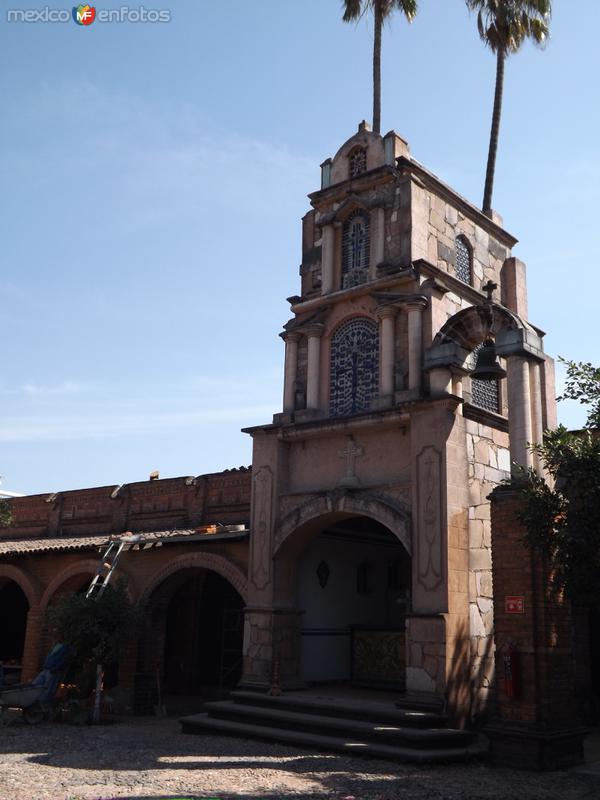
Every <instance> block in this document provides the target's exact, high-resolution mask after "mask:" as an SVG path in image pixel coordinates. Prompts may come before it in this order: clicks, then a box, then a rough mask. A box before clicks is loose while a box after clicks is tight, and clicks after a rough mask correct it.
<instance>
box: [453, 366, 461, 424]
mask: <svg viewBox="0 0 600 800" xmlns="http://www.w3.org/2000/svg"><path fill="white" fill-rule="evenodd" d="M462 379H463V376H462V375H456V374H453V375H452V394H453V395H455V396H456V397H462V396H463V382H462ZM456 413H457V414H460V415H462V413H463V412H462V405H460V406H458V408H457V409H456Z"/></svg>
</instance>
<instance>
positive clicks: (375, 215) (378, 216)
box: [369, 208, 385, 279]
mask: <svg viewBox="0 0 600 800" xmlns="http://www.w3.org/2000/svg"><path fill="white" fill-rule="evenodd" d="M384 238H385V214H384V211H383V208H374V209H373V210H372V211H371V245H370V248H369V249H370V253H369V261H370V267H369V275H370V276H371V279H375V278H376V277H377V265H378V264H381V262H382V261H383V254H384Z"/></svg>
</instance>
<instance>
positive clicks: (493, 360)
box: [471, 339, 506, 381]
mask: <svg viewBox="0 0 600 800" xmlns="http://www.w3.org/2000/svg"><path fill="white" fill-rule="evenodd" d="M471 378H475V379H476V380H478V381H498V380H500V379H501V378H506V370H505V369H504V368H503V367H501V366H500V363H499V361H498V357H497V356H496V347H495V345H494V342H493V341H492V340H491V339H486V340H485V342H484V343H483V345H482V346H481V347H480V348H479V352H478V353H477V360H476V362H475V368H474V369H473V371H472V372H471Z"/></svg>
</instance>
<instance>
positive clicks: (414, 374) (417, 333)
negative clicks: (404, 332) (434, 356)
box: [406, 299, 427, 392]
mask: <svg viewBox="0 0 600 800" xmlns="http://www.w3.org/2000/svg"><path fill="white" fill-rule="evenodd" d="M426 305H427V301H426V300H425V299H422V300H415V301H414V302H410V303H407V304H406V310H407V311H408V388H409V389H414V390H415V391H417V392H420V391H421V384H422V374H423V373H422V370H423V365H422V361H423V309H424V308H425V306H426Z"/></svg>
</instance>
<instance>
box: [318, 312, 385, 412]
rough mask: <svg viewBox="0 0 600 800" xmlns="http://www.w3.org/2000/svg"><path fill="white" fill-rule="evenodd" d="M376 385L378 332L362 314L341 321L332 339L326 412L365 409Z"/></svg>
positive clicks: (375, 391)
mask: <svg viewBox="0 0 600 800" xmlns="http://www.w3.org/2000/svg"><path fill="white" fill-rule="evenodd" d="M378 388H379V332H378V328H377V325H376V323H375V322H373V321H372V320H370V319H365V318H364V317H359V318H357V319H352V320H350V321H349V322H346V323H345V324H344V325H341V326H340V327H339V328H338V329H337V331H336V332H335V334H334V335H333V338H332V340H331V366H330V378H329V413H330V415H331V416H332V417H343V416H346V415H347V414H355V413H357V412H359V411H367V410H368V408H369V405H370V402H371V399H372V398H374V397H377V393H378Z"/></svg>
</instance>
